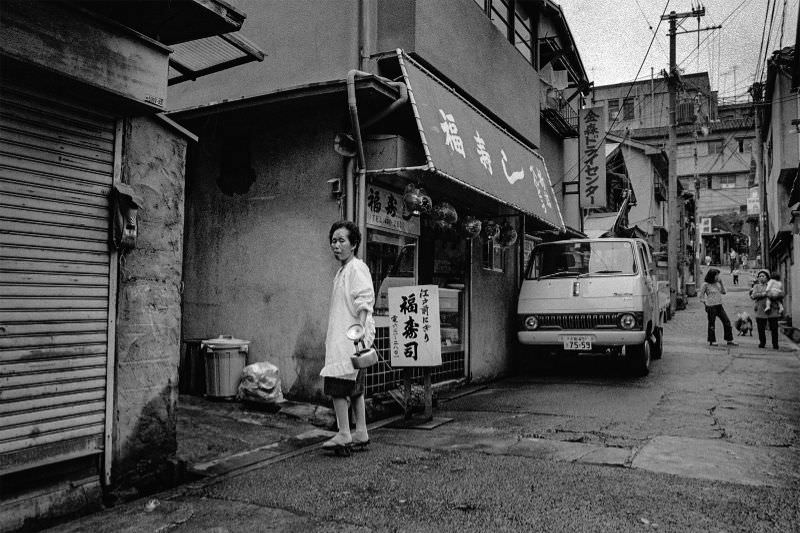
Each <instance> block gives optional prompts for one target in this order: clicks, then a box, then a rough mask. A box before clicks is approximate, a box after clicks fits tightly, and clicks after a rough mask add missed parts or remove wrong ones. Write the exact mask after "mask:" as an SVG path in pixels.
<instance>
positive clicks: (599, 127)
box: [579, 106, 606, 208]
mask: <svg viewBox="0 0 800 533" xmlns="http://www.w3.org/2000/svg"><path fill="white" fill-rule="evenodd" d="M579 119H580V120H579V136H580V139H579V144H580V147H581V153H580V156H581V165H580V177H581V207H583V208H587V207H606V146H605V136H606V113H605V108H604V107H602V106H600V107H587V108H585V109H581V111H580V116H579Z"/></svg>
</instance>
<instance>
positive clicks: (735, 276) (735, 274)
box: [731, 268, 739, 285]
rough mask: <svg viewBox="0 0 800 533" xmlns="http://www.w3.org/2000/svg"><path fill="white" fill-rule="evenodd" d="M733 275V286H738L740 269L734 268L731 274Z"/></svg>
mask: <svg viewBox="0 0 800 533" xmlns="http://www.w3.org/2000/svg"><path fill="white" fill-rule="evenodd" d="M731 275H732V276H733V284H734V285H738V284H739V269H738V268H734V269H733V272H731Z"/></svg>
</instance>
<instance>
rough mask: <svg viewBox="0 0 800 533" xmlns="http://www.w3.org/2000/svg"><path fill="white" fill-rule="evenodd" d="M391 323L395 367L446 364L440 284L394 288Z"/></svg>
mask: <svg viewBox="0 0 800 533" xmlns="http://www.w3.org/2000/svg"><path fill="white" fill-rule="evenodd" d="M389 324H390V327H389V351H390V353H391V365H392V368H399V367H416V366H420V367H424V366H440V365H441V364H442V341H441V330H440V329H439V287H437V286H436V285H413V286H408V287H390V288H389Z"/></svg>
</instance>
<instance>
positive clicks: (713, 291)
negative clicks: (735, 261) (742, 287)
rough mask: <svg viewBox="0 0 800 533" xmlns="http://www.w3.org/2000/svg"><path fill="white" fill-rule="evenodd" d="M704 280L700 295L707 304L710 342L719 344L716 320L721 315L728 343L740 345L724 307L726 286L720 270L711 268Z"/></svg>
mask: <svg viewBox="0 0 800 533" xmlns="http://www.w3.org/2000/svg"><path fill="white" fill-rule="evenodd" d="M703 281H704V282H705V283H703V286H702V287H701V288H700V295H699V296H700V301H701V302H703V303H704V304H705V306H706V314H707V315H708V344H710V345H711V346H716V345H717V332H716V321H717V317H719V320H720V322H722V329H723V331H724V336H725V340H726V341H727V343H728V345H730V346H738V345H737V343H735V342H733V329H732V328H731V321H730V319H729V318H728V314H727V313H726V312H725V308H724V307H722V295H723V294H725V286H724V285H723V284H722V280H721V279H719V270H717V269H716V268H709V269H708V272H706V277H705V280H703Z"/></svg>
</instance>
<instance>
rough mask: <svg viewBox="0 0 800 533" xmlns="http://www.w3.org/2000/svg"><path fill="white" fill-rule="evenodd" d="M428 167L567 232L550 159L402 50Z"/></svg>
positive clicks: (406, 79)
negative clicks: (554, 184)
mask: <svg viewBox="0 0 800 533" xmlns="http://www.w3.org/2000/svg"><path fill="white" fill-rule="evenodd" d="M398 59H399V62H400V68H401V70H402V72H403V77H404V81H405V83H406V85H407V86H408V92H409V98H410V100H411V105H412V107H413V108H414V117H415V119H416V122H417V128H418V129H419V133H420V137H421V138H422V145H423V148H424V150H425V157H426V159H427V165H428V169H429V170H430V171H433V172H436V173H437V174H440V175H443V176H445V177H447V178H449V179H452V180H455V181H457V182H459V183H461V184H463V185H465V186H467V187H469V188H472V189H475V190H477V191H479V192H480V193H482V194H484V195H487V196H489V197H491V198H493V199H495V200H497V201H498V202H501V203H503V204H506V205H508V206H511V207H513V208H514V209H517V210H519V211H521V212H523V213H526V214H528V215H530V216H531V217H534V218H536V219H538V220H540V221H542V222H544V223H545V224H547V225H549V226H552V227H553V228H556V229H558V230H559V231H563V230H564V227H565V226H564V220H563V219H562V218H561V211H560V210H559V207H558V202H557V201H556V198H555V195H554V194H553V186H552V184H551V183H550V176H549V175H548V173H547V167H546V166H545V163H544V159H542V157H541V156H540V155H539V154H537V153H536V152H535V151H533V150H532V149H530V148H528V147H527V146H526V145H524V144H522V142H520V141H519V140H517V139H516V138H515V137H514V136H512V135H511V134H510V133H508V132H507V131H505V130H504V129H503V128H502V127H501V126H500V125H498V124H497V123H496V122H493V121H492V120H490V119H489V118H488V117H486V116H485V115H484V114H482V113H481V112H480V111H479V110H478V109H477V108H475V107H474V106H472V105H471V104H470V103H469V102H467V101H466V100H465V99H463V98H462V97H461V96H459V95H458V94H456V93H455V92H454V91H453V90H452V89H451V88H449V87H448V86H447V85H445V84H444V83H442V82H441V81H439V80H438V79H437V78H436V77H434V76H433V75H432V74H431V73H429V72H427V71H426V70H424V69H423V68H422V67H421V66H420V65H419V64H417V63H415V62H414V61H413V60H412V59H411V58H410V57H408V56H407V55H405V54H403V53H402V52H400V51H398Z"/></svg>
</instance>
